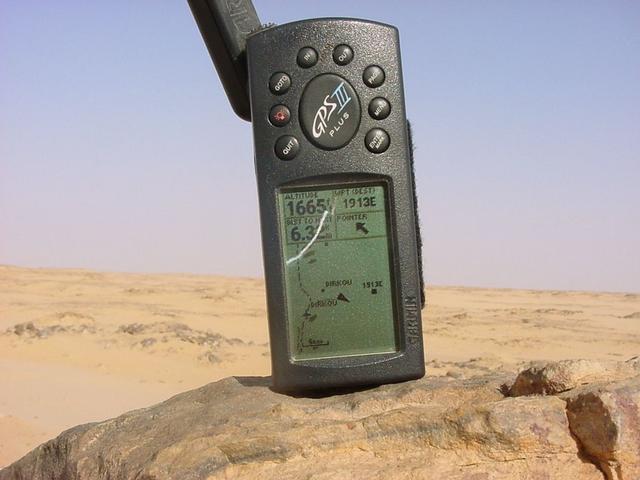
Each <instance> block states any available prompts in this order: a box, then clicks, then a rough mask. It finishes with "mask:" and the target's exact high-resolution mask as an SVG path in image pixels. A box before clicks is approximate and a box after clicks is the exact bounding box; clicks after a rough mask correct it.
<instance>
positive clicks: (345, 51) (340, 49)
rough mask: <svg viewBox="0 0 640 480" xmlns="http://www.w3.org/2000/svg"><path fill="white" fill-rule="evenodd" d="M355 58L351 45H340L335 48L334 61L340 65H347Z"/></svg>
mask: <svg viewBox="0 0 640 480" xmlns="http://www.w3.org/2000/svg"><path fill="white" fill-rule="evenodd" d="M351 60H353V50H352V49H351V47H350V46H349V45H344V44H343V45H338V46H337V47H336V48H334V49H333V61H334V62H336V63H337V64H338V65H347V64H348V63H349V62H351Z"/></svg>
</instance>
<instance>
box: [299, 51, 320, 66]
mask: <svg viewBox="0 0 640 480" xmlns="http://www.w3.org/2000/svg"><path fill="white" fill-rule="evenodd" d="M297 61H298V65H299V66H301V67H302V68H309V67H313V66H314V65H315V64H316V63H318V52H316V51H315V50H314V49H313V48H311V47H304V48H301V49H300V51H299V52H298V57H297Z"/></svg>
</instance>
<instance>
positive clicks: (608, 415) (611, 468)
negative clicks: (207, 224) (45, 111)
mask: <svg viewBox="0 0 640 480" xmlns="http://www.w3.org/2000/svg"><path fill="white" fill-rule="evenodd" d="M639 406H640V361H638V359H632V360H630V361H628V362H622V363H610V362H608V363H599V362H585V361H567V362H557V363H551V364H546V365H537V366H533V367H531V368H530V369H528V370H525V371H523V372H521V373H520V374H519V375H518V376H517V377H516V376H515V375H513V374H508V373H500V374H498V373H490V374H486V375H484V376H480V377H474V378H471V379H453V378H450V377H440V378H430V377H426V378H424V379H422V380H419V381H415V382H409V383H403V384H397V385H385V386H381V387H377V388H373V389H368V390H362V391H357V392H351V393H344V392H343V393H335V394H334V395H330V396H325V397H316V398H305V397H299V398H295V397H290V396H285V395H281V394H278V393H275V392H273V391H271V390H270V389H269V388H268V379H266V378H262V377H244V378H242V377H237V378H235V377H234V378H227V379H224V380H221V381H219V382H216V383H212V384H209V385H206V386H204V387H202V388H199V389H196V390H192V391H189V392H185V393H183V394H180V395H177V396H175V397H173V398H171V399H169V400H167V401H165V402H163V403H160V404H158V405H155V406H152V407H149V408H145V409H141V410H135V411H132V412H129V413H126V414H124V415H121V416H120V417H117V418H114V419H112V420H108V421H106V422H102V423H93V424H87V425H82V426H79V427H75V428H73V429H71V430H68V431H66V432H64V433H62V434H61V435H60V436H59V437H57V438H56V439H54V440H51V441H49V442H47V443H45V444H43V445H41V446H40V447H38V448H36V449H35V450H33V451H32V452H31V453H29V454H28V455H26V456H25V457H24V458H22V459H21V460H19V461H17V462H16V463H14V464H13V465H11V466H9V467H7V468H6V469H4V470H2V471H0V480H10V479H11V480H18V479H19V480H24V479H31V480H44V479H48V480H55V479H60V480H62V479H64V480H71V479H105V480H106V479H138V480H152V479H153V480H155V479H170V478H171V479H173V478H175V479H184V480H188V479H207V478H209V479H227V478H247V479H271V478H277V479H279V480H286V479H315V480H320V479H328V478H349V479H371V478H391V479H421V478H447V479H449V480H456V479H460V480H462V479H466V480H495V479H510V480H514V479H540V480H543V479H544V480H551V479H567V478H572V479H587V480H588V479H598V480H602V479H603V478H605V479H608V480H623V479H624V480H629V479H636V478H640V410H639Z"/></svg>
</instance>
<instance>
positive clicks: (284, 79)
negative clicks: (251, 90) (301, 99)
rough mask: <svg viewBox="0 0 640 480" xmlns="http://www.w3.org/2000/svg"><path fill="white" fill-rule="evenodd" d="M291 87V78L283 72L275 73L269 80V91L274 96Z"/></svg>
mask: <svg viewBox="0 0 640 480" xmlns="http://www.w3.org/2000/svg"><path fill="white" fill-rule="evenodd" d="M290 87H291V77H290V76H289V75H287V74H286V73H284V72H277V73H274V74H273V75H271V78H270V79H269V90H271V93H273V94H274V95H282V94H283V93H286V92H287V90H289V88H290Z"/></svg>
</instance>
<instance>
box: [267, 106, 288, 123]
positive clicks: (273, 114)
mask: <svg viewBox="0 0 640 480" xmlns="http://www.w3.org/2000/svg"><path fill="white" fill-rule="evenodd" d="M289 120H291V112H290V111H289V109H288V108H287V107H286V105H275V106H274V107H272V108H271V111H269V121H270V122H271V125H273V126H274V127H283V126H284V125H286V124H287V123H289Z"/></svg>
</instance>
